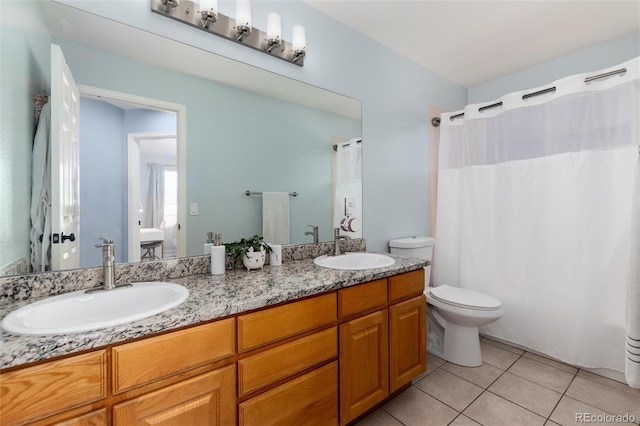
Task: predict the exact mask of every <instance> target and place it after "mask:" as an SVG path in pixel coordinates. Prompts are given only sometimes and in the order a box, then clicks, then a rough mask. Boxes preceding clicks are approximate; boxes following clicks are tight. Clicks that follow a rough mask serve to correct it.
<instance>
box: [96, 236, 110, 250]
mask: <svg viewBox="0 0 640 426" xmlns="http://www.w3.org/2000/svg"><path fill="white" fill-rule="evenodd" d="M98 240H102V242H101V243H98V244H96V247H97V248H102V247H104V246H106V245H108V244H113V240H112V239H110V238H107V237H98Z"/></svg>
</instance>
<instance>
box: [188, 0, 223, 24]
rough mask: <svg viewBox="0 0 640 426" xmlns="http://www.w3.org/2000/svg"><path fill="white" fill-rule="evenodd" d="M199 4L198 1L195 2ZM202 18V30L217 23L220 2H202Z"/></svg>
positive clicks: (207, 0)
mask: <svg viewBox="0 0 640 426" xmlns="http://www.w3.org/2000/svg"><path fill="white" fill-rule="evenodd" d="M194 3H196V4H198V1H194ZM200 17H201V18H202V28H207V29H208V28H209V26H211V25H213V24H215V23H216V21H217V20H218V0H200Z"/></svg>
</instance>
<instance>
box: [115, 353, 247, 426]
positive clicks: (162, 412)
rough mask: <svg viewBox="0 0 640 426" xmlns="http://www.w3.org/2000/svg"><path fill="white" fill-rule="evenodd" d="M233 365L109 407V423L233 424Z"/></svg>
mask: <svg viewBox="0 0 640 426" xmlns="http://www.w3.org/2000/svg"><path fill="white" fill-rule="evenodd" d="M235 393H236V369H235V366H234V365H231V366H229V367H224V368H221V369H218V370H214V371H211V372H209V373H205V374H201V375H200V376H196V377H193V378H191V379H188V380H184V381H182V382H179V383H176V384H174V385H171V386H167V387H166V388H163V389H160V390H158V391H155V392H151V393H148V394H146V395H142V396H140V397H138V398H134V399H132V400H130V401H125V402H123V403H121V404H118V405H116V406H114V407H113V424H114V425H116V426H120V425H122V426H124V425H126V426H129V425H167V426H168V425H198V426H207V425H235V422H236V405H235V403H236V397H235Z"/></svg>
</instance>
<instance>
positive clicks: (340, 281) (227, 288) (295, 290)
mask: <svg viewBox="0 0 640 426" xmlns="http://www.w3.org/2000/svg"><path fill="white" fill-rule="evenodd" d="M388 256H391V257H393V258H394V259H395V264H393V265H391V266H389V267H385V268H377V269H371V270H366V271H339V270H332V269H325V268H320V267H318V266H316V265H314V264H313V259H305V260H296V261H290V262H286V263H283V264H282V266H274V267H270V266H265V268H264V270H263V271H257V270H255V271H251V272H247V271H246V270H241V269H236V270H232V271H227V272H226V273H225V274H224V275H210V274H199V275H191V276H187V277H182V278H175V279H171V280H169V281H171V282H174V283H177V284H182V285H183V286H185V287H186V288H188V289H189V297H188V298H187V300H186V301H185V302H184V303H182V304H181V305H179V306H177V307H175V308H173V309H170V310H168V311H165V312H163V313H161V314H158V315H154V316H152V317H149V318H145V319H143V320H140V321H135V322H131V323H128V324H123V325H119V326H116V327H110V328H104V329H100V330H94V331H88V332H81V333H73V334H63V335H53V336H19V335H13V334H9V333H6V332H4V331H3V332H2V341H1V342H0V369H4V368H8V367H15V366H19V365H22V364H27V363H31V362H35V361H42V360H46V359H50V358H54V357H59V356H62V355H68V354H71V353H75V352H80V351H86V350H89V349H95V348H100V347H104V346H107V345H110V344H114V343H120V342H124V341H127V340H130V339H135V338H140V337H144V336H150V335H153V334H156V333H160V332H164V331H168V330H172V329H177V328H180V327H185V326H189V325H194V324H198V323H200V322H204V321H209V320H213V319H216V318H223V317H226V316H229V315H233V314H237V313H241V312H246V311H250V310H253V309H257V308H262V307H265V306H270V305H275V304H278V303H282V302H288V301H293V300H296V299H298V298H301V297H305V296H311V295H314V294H320V293H325V292H328V291H332V290H336V289H340V288H344V287H349V286H352V285H356V284H361V283H364V282H368V281H373V280H377V279H380V278H386V277H389V276H392V275H396V274H400V273H403V272H409V271H413V270H416V269H419V268H421V267H423V266H425V265H426V264H427V262H426V261H424V260H421V259H416V258H404V257H399V256H395V255H388ZM33 301H35V300H26V301H20V302H6V303H2V304H1V305H0V317H1V318H4V317H5V316H6V315H7V314H9V313H10V312H12V311H13V310H15V309H17V308H19V307H21V306H24V305H26V304H28V303H31V302H33Z"/></svg>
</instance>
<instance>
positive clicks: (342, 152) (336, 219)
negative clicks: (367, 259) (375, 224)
mask: <svg viewBox="0 0 640 426" xmlns="http://www.w3.org/2000/svg"><path fill="white" fill-rule="evenodd" d="M358 141H360V142H358ZM361 141H362V139H360V138H354V139H351V140H349V141H348V142H346V143H342V144H338V146H337V147H336V150H334V151H333V154H334V155H335V156H336V158H335V163H334V164H335V166H336V170H335V171H334V172H335V194H334V203H333V205H334V211H333V225H332V228H337V227H339V226H340V221H341V220H342V218H343V217H344V215H345V207H344V203H345V202H344V199H345V198H347V197H351V198H354V199H355V200H356V205H355V210H354V212H353V216H354V217H356V218H358V219H360V221H362V142H361ZM349 236H350V237H351V238H362V229H359V230H358V231H356V232H351V233H349Z"/></svg>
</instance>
